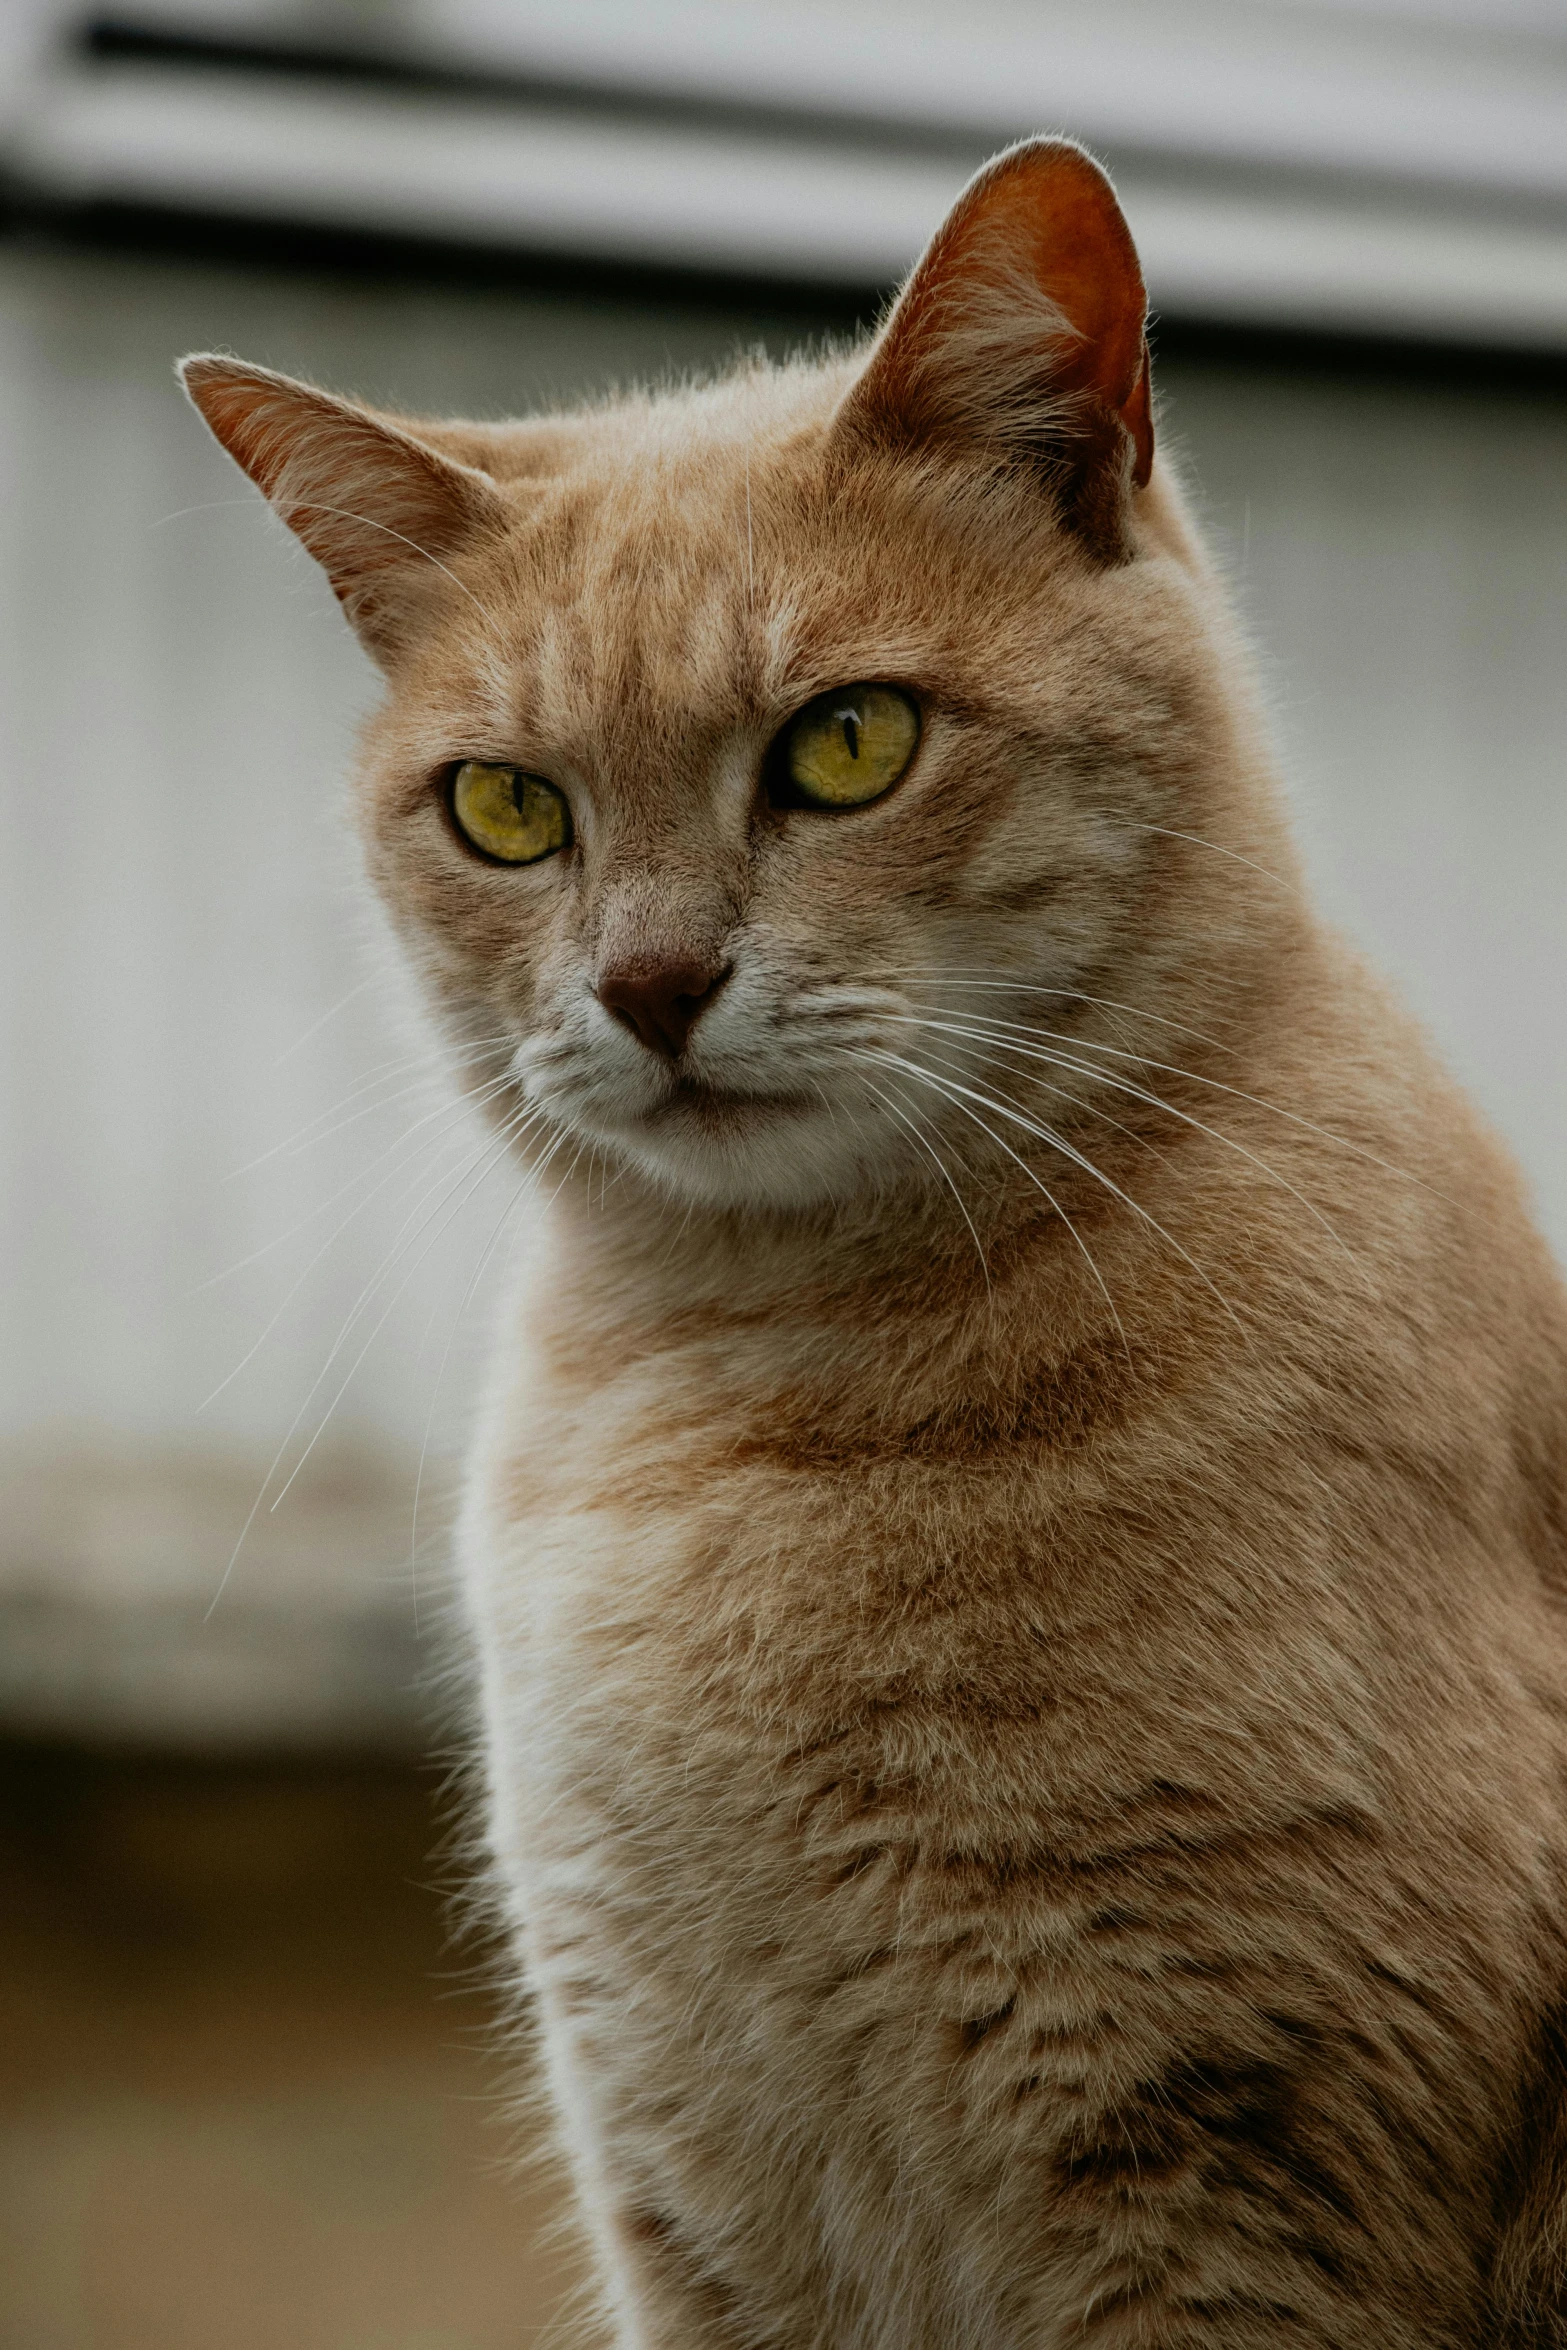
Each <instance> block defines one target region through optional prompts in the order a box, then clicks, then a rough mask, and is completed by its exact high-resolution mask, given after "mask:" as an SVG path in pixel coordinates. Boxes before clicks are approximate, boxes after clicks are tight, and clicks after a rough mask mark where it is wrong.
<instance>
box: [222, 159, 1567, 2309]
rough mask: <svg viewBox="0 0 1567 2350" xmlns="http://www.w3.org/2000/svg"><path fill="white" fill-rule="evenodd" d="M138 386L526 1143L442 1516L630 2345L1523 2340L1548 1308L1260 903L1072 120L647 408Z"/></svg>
mask: <svg viewBox="0 0 1567 2350" xmlns="http://www.w3.org/2000/svg"><path fill="white" fill-rule="evenodd" d="M185 380H186V382H187V385H188V386H189V389H190V391H191V394H192V396H193V398H194V399H195V401H196V403H197V405H198V406H199V407H200V409H201V411H202V413H203V415H204V416H205V417H206V418H207V420H208V422H209V423H210V424H211V426H212V428H213V430H214V431H215V432H216V433H217V435H218V436H219V438H220V439H221V440H222V441H223V443H224V444H225V446H226V447H227V448H228V449H229V450H230V451H231V452H232V453H233V455H234V456H235V457H236V458H237V459H238V461H239V462H240V464H241V465H243V466H244V467H245V468H246V470H247V471H248V472H249V473H250V474H251V475H252V476H253V478H254V479H255V480H256V481H257V482H258V483H259V484H260V486H261V488H262V489H263V490H264V491H265V492H266V494H267V495H268V497H269V498H271V500H272V501H273V503H274V504H275V505H276V506H277V508H278V510H279V511H280V512H281V513H282V514H283V515H284V517H285V518H286V519H287V520H288V521H289V522H290V523H291V524H292V526H293V527H294V529H295V530H296V531H297V532H298V533H299V535H300V537H301V538H302V539H303V540H304V542H305V544H306V546H307V547H309V548H310V550H311V551H312V553H313V554H315V555H316V556H317V557H318V558H319V559H320V561H321V562H322V563H323V564H324V565H325V567H326V569H327V571H328V573H329V574H330V576H331V579H332V582H333V584H334V586H335V588H336V589H337V592H338V594H339V596H340V597H341V599H342V601H343V603H344V605H345V607H346V609H347V611H348V613H349V616H350V618H351V619H352V620H353V622H354V624H355V626H356V627H357V628H358V630H359V631H360V634H361V635H362V637H363V639H364V641H365V643H366V644H367V645H368V647H369V648H370V650H371V651H372V652H373V653H374V654H375V656H376V657H377V658H378V660H379V661H380V662H381V664H382V666H383V667H384V669H385V671H386V675H387V681H388V694H387V700H386V704H385V708H384V710H383V712H382V714H381V715H380V717H379V718H378V719H377V720H376V721H375V723H374V724H373V726H372V727H371V729H370V733H369V737H368V740H367V743H366V746H365V752H364V759H363V770H362V778H361V786H360V799H359V805H360V809H361V813H362V820H363V827H364V833H365V838H366V841H367V844H368V851H369V859H370V864H371V867H372V870H373V873H374V875H375V878H376V881H377V883H378V885H379V887H380V889H381V891H382V892H383V894H384V896H385V898H386V900H387V903H388V905H389V906H390V908H391V910H392V913H393V916H394V917H395V920H396V922H397V924H398V926H399V928H400V930H401V933H402V935H403V937H404V938H405V939H406V942H407V946H408V950H409V952H410V954H411V955H412V957H413V958H414V960H415V962H416V963H417V965H418V966H419V968H420V970H421V971H422V973H423V975H424V978H425V980H426V982H427V984H428V988H429V992H430V995H431V999H432V1001H433V1003H434V1005H435V1007H436V1009H437V1011H438V1014H439V1016H440V1018H441V1020H442V1022H443V1023H444V1026H445V1028H446V1030H447V1031H448V1033H449V1034H450V1036H451V1038H452V1040H453V1042H454V1044H456V1045H457V1046H459V1047H461V1048H462V1049H463V1055H464V1058H463V1061H462V1066H463V1067H464V1068H465V1069H466V1070H467V1071H468V1073H469V1082H470V1083H473V1084H474V1085H475V1086H476V1087H478V1086H479V1085H480V1083H481V1080H480V1079H479V1078H478V1077H476V1076H475V1075H474V1072H475V1071H479V1072H482V1073H483V1075H482V1084H483V1087H484V1089H485V1090H486V1091H487V1092H488V1093H489V1110H488V1114H489V1115H490V1116H491V1117H492V1118H497V1119H499V1121H500V1124H501V1128H502V1129H503V1130H504V1133H505V1135H506V1136H507V1137H508V1138H509V1139H508V1141H507V1143H506V1146H505V1147H507V1148H510V1149H512V1150H514V1151H515V1152H516V1153H517V1154H518V1156H519V1157H520V1158H521V1159H522V1160H523V1161H525V1162H528V1163H531V1164H533V1165H535V1166H538V1165H541V1164H542V1163H543V1162H545V1161H546V1160H548V1161H549V1163H550V1167H551V1174H550V1178H549V1181H548V1183H547V1184H546V1185H544V1186H543V1187H542V1188H540V1189H539V1190H537V1191H536V1192H535V1194H534V1198H533V1203H532V1204H531V1205H530V1206H529V1207H528V1209H527V1210H526V1222H527V1228H528V1245H527V1248H526V1251H525V1254H526V1259H527V1261H526V1264H525V1267H524V1269H523V1272H522V1277H521V1279H520V1281H519V1282H518V1283H517V1285H516V1291H515V1296H514V1297H513V1299H512V1300H511V1303H510V1304H509V1306H508V1307H507V1308H506V1310H505V1313H504V1315H503V1318H502V1322H501V1330H500V1338H499V1344H498V1349H497V1353H496V1359H495V1369H494V1377H493V1383H492V1386H491V1389H490V1393H489V1399H488V1402H487V1405H486V1407H485V1411H484V1417H483V1428H482V1432H481V1434H480V1437H479V1441H478V1443H477V1446H476V1449H475V1457H474V1467H473V1479H472V1490H471V1500H470V1505H469V1508H468V1512H467V1518H466V1526H465V1532H464V1536H463V1558H464V1563H465V1568H466V1576H467V1586H468V1590H469V1594H470V1601H471V1608H472V1616H473V1622H474V1625H475V1627H476V1632H477V1639H478V1644H479V1650H480V1655H481V1658H482V1664H483V1680H484V1703H485V1714H486V1723H487V1752H488V1767H489V1784H490V1835H491V1839H492V1845H493V1852H494V1859H495V1867H496V1870H497V1872H498V1875H499V1878H500V1881H501V1884H502V1886H503V1887H504V1889H505V1894H506V1898H507V1902H508V1905H509V1909H510V1913H511V1915H512V1916H513V1917H514V1920H515V1931H516V1940H517V1948H518V1951H519V1954H520V1958H521V1964H522V1966H523V1969H524V1971H525V1974H526V1979H527V1982H528V1984H529V1985H530V1986H531V1990H532V1993H533V1995H534V1998H535V1999H536V2001H537V2004H538V2008H539V2010H540V2012H541V2014H542V2017H543V2021H544V2030H545V2038H546V2045H547V2055H548V2066H549V2073H550V2078H551V2082H552V2085H553V2090H554V2095H555V2099H556V2102H557V2106H558V2111H559V2117H560V2125H561V2129H562V2131H563V2133H564V2136H565V2139H566V2142H567V2144H568V2146H569V2149H570V2153H571V2157H572V2160H573V2163H574V2165H575V2174H576V2179H577V2184H578V2188H579V2191H580V2196H581V2202H582V2206H583V2209H584V2212H585V2215H586V2218H587V2221H588V2223H589V2225H590V2227H591V2229H592V2231H593V2234H594V2237H595V2239H596V2243H597V2247H598V2252H599V2257H600V2261H601V2265H602V2273H603V2279H604V2286H605V2293H606V2297H607V2301H608V2305H609V2307H610V2309H611V2310H612V2312H613V2321H614V2326H615V2328H616V2335H617V2339H618V2340H619V2341H620V2342H621V2343H622V2344H624V2345H639V2346H642V2350H654V2346H655V2345H657V2346H658V2350H719V2346H720V2345H722V2346H723V2350H752V2346H754V2350H762V2346H763V2345H766V2346H770V2350H771V2346H776V2350H829V2346H830V2350H851V2346H853V2350H873V2346H874V2350H1025V2346H1026V2350H1047V2346H1050V2350H1054V2346H1057V2345H1059V2346H1061V2350H1065V2346H1066V2345H1074V2346H1076V2345H1094V2346H1095V2350H1111V2346H1112V2345H1114V2346H1117V2350H1119V2346H1123V2345H1124V2346H1125V2350H1132V2346H1133V2345H1137V2346H1138V2350H1198V2346H1199V2345H1200V2346H1201V2350H1220V2346H1221V2345H1223V2346H1225V2350H1243V2346H1244V2350H1261V2346H1262V2345H1269V2346H1270V2350H1272V2346H1275V2345H1280V2344H1285V2343H1292V2344H1300V2345H1303V2346H1304V2345H1328V2344H1333V2345H1350V2344H1353V2345H1365V2346H1367V2350H1370V2346H1372V2345H1375V2346H1376V2350H1399V2346H1403V2345H1408V2346H1410V2350H1413V2346H1414V2345H1417V2344H1418V2345H1421V2346H1422V2350H1432V2346H1436V2345H1442V2346H1447V2345H1451V2346H1454V2350H1457V2346H1458V2345H1465V2346H1468V2345H1478V2344H1491V2345H1501V2344H1514V2345H1521V2344H1523V2343H1525V2342H1530V2343H1534V2342H1541V2343H1544V2342H1550V2343H1562V2342H1567V2314H1564V2312H1567V2292H1564V2284H1563V2277H1564V2244H1567V2222H1564V2214H1567V2198H1564V2177H1567V2170H1564V2158H1567V2148H1564V2144H1563V2118H1562V2117H1563V2087H1564V2069H1567V2068H1564V2050H1567V2032H1564V2024H1563V2010H1562V2005H1561V2002H1562V1997H1563V1990H1564V1986H1567V1888H1564V1878H1563V1861H1564V1854H1567V1778H1564V1766H1567V1638H1564V1616H1563V1596H1564V1595H1563V1584H1564V1575H1567V1528H1564V1507H1567V1503H1564V1497H1567V1305H1564V1299H1563V1294H1562V1291H1561V1289H1560V1287H1559V1285H1558V1281H1557V1278H1556V1275H1555V1273H1554V1271H1553V1269H1552V1267H1551V1265H1550V1263H1549V1261H1548V1260H1547V1257H1546V1255H1545V1252H1544V1250H1543V1248H1542V1245H1541V1243H1540V1242H1539V1241H1538V1239H1537V1238H1536V1236H1535V1234H1534V1232H1533V1230H1532V1228H1531V1226H1530V1223H1529V1220H1528V1216H1527V1214H1526V1211H1525V1208H1524V1206H1523V1204H1522V1202H1521V1199H1520V1195H1519V1186H1518V1182H1517V1179H1516V1177H1515V1176H1514V1173H1513V1171H1512V1169H1511V1167H1510V1166H1509V1165H1508V1163H1507V1161H1506V1159H1505V1157H1504V1156H1503V1155H1502V1153H1501V1152H1500V1151H1499V1150H1498V1149H1497V1147H1496V1146H1495V1144H1494V1143H1493V1142H1492V1141H1491V1140H1490V1138H1489V1137H1488V1136H1487V1135H1486V1134H1485V1133H1484V1132H1483V1131H1482V1130H1481V1129H1480V1128H1479V1127H1478V1125H1477V1124H1476V1121H1475V1119H1474V1117H1473V1115H1472V1114H1471V1112H1470V1111H1469V1109H1468V1108H1467V1107H1466V1105H1465V1103H1464V1102H1463V1101H1462V1100H1461V1099H1460V1098H1459V1097H1458V1096H1457V1095H1456V1094H1455V1093H1454V1091H1453V1089H1452V1087H1451V1086H1450V1085H1449V1084H1448V1082H1447V1081H1446V1079H1445V1078H1444V1077H1442V1075H1441V1074H1440V1073H1439V1072H1438V1071H1437V1070H1436V1069H1435V1068H1433V1066H1432V1063H1431V1060H1430V1058H1429V1056H1428V1054H1427V1050H1426V1047H1425V1045H1424V1044H1423V1042H1422V1041H1421V1039H1420V1037H1419V1036H1418V1035H1416V1034H1415V1033H1414V1032H1413V1031H1412V1029H1411V1028H1410V1026H1409V1024H1408V1023H1407V1021H1406V1020H1405V1019H1404V1017H1403V1016H1402V1015H1401V1014H1400V1013H1399V1012H1398V1010H1397V1009H1396V1008H1394V1007H1393V1006H1392V1005H1390V1004H1389V1002H1388V1001H1387V999H1386V997H1385V996H1384V995H1383V993H1382V991H1381V989H1380V988H1379V987H1378V985H1377V983H1376V982H1375V981H1374V980H1373V979H1372V978H1371V977H1369V976H1368V974H1367V973H1366V972H1365V971H1364V970H1363V969H1362V968H1361V966H1360V965H1359V963H1358V962H1357V961H1356V960H1355V958H1354V957H1353V955H1352V954H1351V953H1350V952H1349V951H1348V949H1347V948H1346V947H1345V945H1344V944H1343V942H1342V941H1341V940H1339V939H1337V938H1336V937H1334V936H1332V935H1331V934H1330V933H1329V932H1327V931H1326V930H1325V929H1324V928H1323V926H1322V925H1321V923H1320V922H1319V921H1318V920H1317V918H1316V917H1315V915H1314V914H1313V913H1312V911H1311V909H1310V907H1309V905H1307V904H1306V903H1305V901H1304V899H1303V897H1302V894H1301V890H1300V886H1299V880H1298V870H1297V865H1296V860H1295V855H1294V851H1293V849H1292V846H1291V843H1290V839H1289V836H1288V831H1287V827H1286V825H1285V821H1284V818H1283V814H1282V812H1281V806H1280V797H1279V791H1278V786H1277V783H1276V780H1275V777H1274V773H1273V770H1272V766H1271V762H1270V755H1269V751H1268V747H1267V743H1266V740H1265V737H1264V733H1263V731H1262V729H1261V727H1260V724H1259V721H1258V718H1257V715H1256V711H1255V708H1254V705H1253V701H1252V696H1251V689H1250V687H1249V684H1248V682H1247V678H1246V674H1245V667H1244V663H1243V660H1242V658H1241V655H1240V653H1239V651H1238V649H1237V644H1236V641H1235V638H1234V635H1233V633H1232V628H1231V623H1230V620H1229V617H1228V615H1227V612H1226V608H1225V602H1224V597H1223V595H1222V593H1221V591H1220V589H1219V588H1218V586H1217V585H1216V583H1215V580H1214V577H1213V575H1212V573H1211V572H1210V570H1209V568H1208V566H1207V564H1206V561H1205V559H1204V556H1203V554H1202V551H1201V549H1200V547H1199V545H1198V544H1197V542H1196V540H1195V538H1194V536H1193V532H1192V528H1191V525H1190V523H1189V522H1188V520H1187V517H1186V514H1185V511H1184V508H1183V505H1182V502H1181V497H1180V493H1179V490H1178V488H1177V486H1176V485H1175V483H1174V482H1173V481H1172V480H1171V479H1170V477H1169V475H1168V473H1167V472H1166V470H1165V469H1164V468H1163V466H1162V465H1160V466H1156V465H1155V464H1154V462H1153V426H1152V417H1151V410H1150V401H1149V379H1148V358H1147V350H1146V345H1145V342H1144V296H1143V286H1142V280H1141V276H1140V274H1139V270H1138V265H1137V259H1136V255H1135V253H1134V251H1133V248H1132V245H1131V241H1130V238H1129V236H1128V233H1127V230H1126V227H1125V224H1124V222H1123V220H1122V218H1121V215H1120V212H1119V211H1118V209H1117V207H1116V203H1115V199H1114V196H1113V194H1112V192H1111V190H1110V188H1109V185H1108V183H1107V182H1106V180H1105V179H1104V177H1103V175H1102V174H1101V173H1100V172H1099V171H1098V169H1097V167H1096V166H1095V165H1094V164H1093V163H1091V162H1090V160H1089V159H1088V158H1087V157H1086V156H1085V155H1084V154H1082V153H1081V151H1080V150H1078V149H1077V148H1075V147H1073V146H1071V145H1069V144H1067V143H1065V142H1062V141H1039V142H1034V143H1030V144H1028V145H1025V146H1023V147H1019V148H1016V149H1014V150H1012V151H1011V152H1010V153H1009V154H1006V155H1004V156H1002V157H1001V158H1000V159H999V160H998V161H997V162H996V163H994V164H992V165H991V166H990V167H989V168H988V169H987V170H986V171H985V172H983V173H982V174H981V175H980V177H979V178H978V179H977V180H976V181H975V182H974V183H973V184H972V186H971V187H970V188H969V189H968V190H967V191H966V192H965V194H964V195H963V197H962V198H961V200H960V201H959V203H958V205H957V207H956V209H955V210H954V212H953V213H952V215H951V217H950V218H949V220H948V221H947V223H946V224H945V226H944V227H943V228H942V230H941V232H940V233H939V235H938V236H937V237H936V239H935V241H934V243H933V244H932V245H931V247H930V249H929V251H928V252H927V253H926V255H925V257H924V259H923V260H922V261H921V263H920V264H919V266H918V268H917V269H916V271H915V272H914V275H913V276H912V278H911V279H910V281H909V283H908V285H907V287H906V288H905V289H904V292H903V294H902V296H901V297H900V299H899V301H898V302H897V304H896V306H895V307H894V309H893V310H892V312H891V315H890V316H889V318H888V320H887V322H886V324H885V325H884V327H883V328H882V330H881V332H880V334H879V335H878V336H877V338H876V339H875V341H874V342H873V343H872V344H871V345H870V346H869V348H868V349H864V350H860V351H856V352H854V353H852V354H850V355H847V356H839V357H835V358H832V359H829V360H827V361H824V362H821V363H816V362H811V363H804V362H801V363H798V364H795V365H792V366H788V367H783V368H768V367H764V366H750V367H747V368H744V369H742V370H740V371H739V372H737V373H735V374H734V375H732V376H731V377H730V378H729V379H728V380H726V381H723V382H720V383H718V384H715V385H713V386H711V387H709V388H706V389H696V390H681V391H676V392H670V393H667V394H664V395H660V396H657V397H650V398H635V399H628V400H624V401H621V402H620V403H618V404H616V405H612V406H608V407H604V408H601V409H595V410H592V411H590V412H587V413H583V414H580V415H572V416H562V417H553V418H550V419H548V420H545V421H539V422H532V423H520V424H508V425H502V426H494V427H491V426H480V425H471V424H425V423H417V424H404V423H398V422H393V421H391V420H389V419H386V418H383V417H380V416H377V415H375V414H373V413H371V412H370V411H368V410H366V409H364V408H361V407H358V406H356V405H355V404H353V403H352V402H349V401H345V400H339V399H335V398H331V397H329V396H328V395H326V394H324V393H321V392H317V391H313V390H311V389H308V388H307V387H305V386H302V385H298V384H294V383H291V382H289V381H287V380H286V379H284V378H281V377H278V376H275V375H272V374H269V373H267V372H265V371H264V370H262V369H259V368H254V367H249V366H245V365H242V364H241V363H239V362H237V361H233V360H227V359H220V358H201V359H195V360H192V361H190V362H188V363H187V366H186V371H185ZM494 1088H498V1090H492V1089H494Z"/></svg>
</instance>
